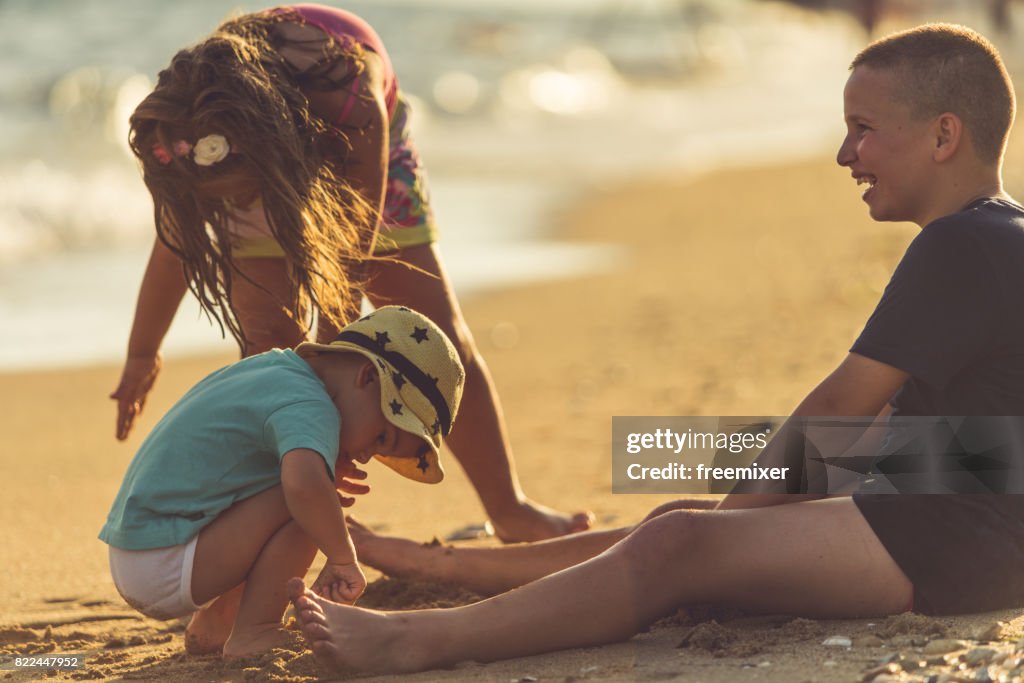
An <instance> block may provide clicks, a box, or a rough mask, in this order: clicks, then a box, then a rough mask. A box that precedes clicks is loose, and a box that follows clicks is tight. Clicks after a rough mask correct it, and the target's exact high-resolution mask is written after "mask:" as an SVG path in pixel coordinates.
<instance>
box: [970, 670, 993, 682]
mask: <svg viewBox="0 0 1024 683" xmlns="http://www.w3.org/2000/svg"><path fill="white" fill-rule="evenodd" d="M973 680H974V683H992V677H991V676H990V675H989V673H988V668H987V667H985V668H982V669H978V672H977V673H976V674H974V679H973Z"/></svg>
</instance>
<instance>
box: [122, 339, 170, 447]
mask: <svg viewBox="0 0 1024 683" xmlns="http://www.w3.org/2000/svg"><path fill="white" fill-rule="evenodd" d="M162 365H163V360H162V359H161V357H160V354H159V353H156V354H154V355H152V356H129V357H128V360H127V361H126V362H125V364H124V370H123V371H122V373H121V381H120V383H119V384H118V385H117V389H115V390H114V391H113V393H111V394H110V398H112V399H114V400H115V401H117V438H118V440H120V441H124V440H125V439H127V438H128V433H129V432H130V431H131V430H132V425H134V424H135V418H136V416H138V415H139V414H140V413H141V412H142V408H143V407H144V406H145V405H146V396H147V395H148V394H149V390H150V389H152V388H153V383H154V382H155V381H156V376H157V375H158V374H160V367H161V366H162Z"/></svg>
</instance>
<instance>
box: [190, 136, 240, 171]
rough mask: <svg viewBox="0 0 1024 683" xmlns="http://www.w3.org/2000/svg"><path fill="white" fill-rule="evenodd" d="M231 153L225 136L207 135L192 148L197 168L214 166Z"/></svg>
mask: <svg viewBox="0 0 1024 683" xmlns="http://www.w3.org/2000/svg"><path fill="white" fill-rule="evenodd" d="M230 153H231V145H229V144H228V139H227V138H226V137H224V136H223V135H217V134H216V133H214V134H213V135H207V136H206V137H202V138H199V139H198V140H196V146H195V147H193V148H192V160H193V161H194V162H196V166H213V165H214V164H215V163H217V162H218V161H222V160H223V159H224V158H225V157H226V156H227V155H228V154H230Z"/></svg>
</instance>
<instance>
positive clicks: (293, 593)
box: [285, 576, 306, 602]
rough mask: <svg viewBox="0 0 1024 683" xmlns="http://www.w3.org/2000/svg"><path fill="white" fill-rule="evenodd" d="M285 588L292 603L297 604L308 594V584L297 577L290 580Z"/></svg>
mask: <svg viewBox="0 0 1024 683" xmlns="http://www.w3.org/2000/svg"><path fill="white" fill-rule="evenodd" d="M285 588H286V590H287V591H288V599H289V600H291V601H292V602H295V601H296V600H298V599H299V598H301V597H302V596H303V595H305V594H306V583H305V582H304V581H303V580H302V579H300V578H298V577H297V576H293V577H292V578H290V579H288V583H287V584H286V586H285Z"/></svg>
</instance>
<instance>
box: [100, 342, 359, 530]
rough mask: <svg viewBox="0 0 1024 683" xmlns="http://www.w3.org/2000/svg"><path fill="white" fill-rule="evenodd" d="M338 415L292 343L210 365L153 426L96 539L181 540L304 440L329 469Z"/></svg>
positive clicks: (276, 479)
mask: <svg viewBox="0 0 1024 683" xmlns="http://www.w3.org/2000/svg"><path fill="white" fill-rule="evenodd" d="M340 429H341V418H340V416H339V415H338V410H337V408H336V407H335V406H334V403H333V402H332V401H331V398H330V397H329V396H328V395H327V390H326V388H325V387H324V385H323V382H321V381H320V378H318V377H317V376H316V374H315V373H314V372H313V369H312V368H310V367H309V365H308V364H307V363H306V361H304V360H302V359H301V358H299V357H298V356H297V355H296V354H295V352H294V351H290V350H287V351H282V350H280V349H274V350H272V351H268V352H266V353H261V354H259V355H257V356H252V357H250V358H246V359H244V360H241V361H239V362H237V363H233V364H231V365H229V366H227V367H225V368H221V369H220V370H217V371H216V372H214V373H213V374H211V375H209V376H208V377H206V378H205V379H204V380H202V381H201V382H199V384H197V385H195V386H194V387H192V389H191V390H189V392H188V393H187V394H185V395H184V396H183V397H182V398H181V400H179V401H178V402H177V403H176V404H174V407H172V408H171V409H170V410H169V411H168V412H167V414H166V415H165V416H164V417H163V419H162V420H160V422H159V423H158V424H157V425H156V427H154V428H153V431H152V432H150V434H149V436H147V437H146V440H145V441H143V442H142V446H141V447H139V452H138V453H136V454H135V458H134V459H133V460H132V462H131V464H130V465H129V466H128V472H127V473H126V474H125V477H124V482H123V483H122V484H121V490H120V491H119V492H118V494H117V498H116V499H115V500H114V505H113V507H112V508H111V509H110V514H109V515H107V523H106V524H105V525H104V526H103V529H102V530H101V531H100V540H102V541H105V542H106V543H108V544H110V545H112V546H115V547H117V548H123V549H125V550H146V549H149V548H163V547H166V546H172V545H179V544H181V543H185V542H186V541H188V540H189V539H191V538H192V537H193V536H195V535H196V534H198V533H199V531H200V530H201V529H202V528H203V527H204V526H206V525H207V524H209V523H210V522H212V521H213V520H214V519H215V518H216V517H217V515H219V514H220V513H222V512H223V511H224V510H226V509H227V508H228V507H230V506H231V505H232V504H233V503H236V502H238V501H240V500H245V499H246V498H249V497H251V496H254V495H256V494H257V493H259V492H261V491H265V490H267V489H269V488H271V487H273V486H277V485H278V484H280V483H281V458H283V457H284V454H285V453H287V452H288V451H290V450H293V449H296V448H308V449H311V450H314V451H316V452H317V453H319V454H320V455H322V456H323V458H324V462H325V463H326V465H327V471H329V472H330V474H331V476H332V477H333V476H334V466H335V462H336V460H337V457H338V437H339V432H340Z"/></svg>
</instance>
